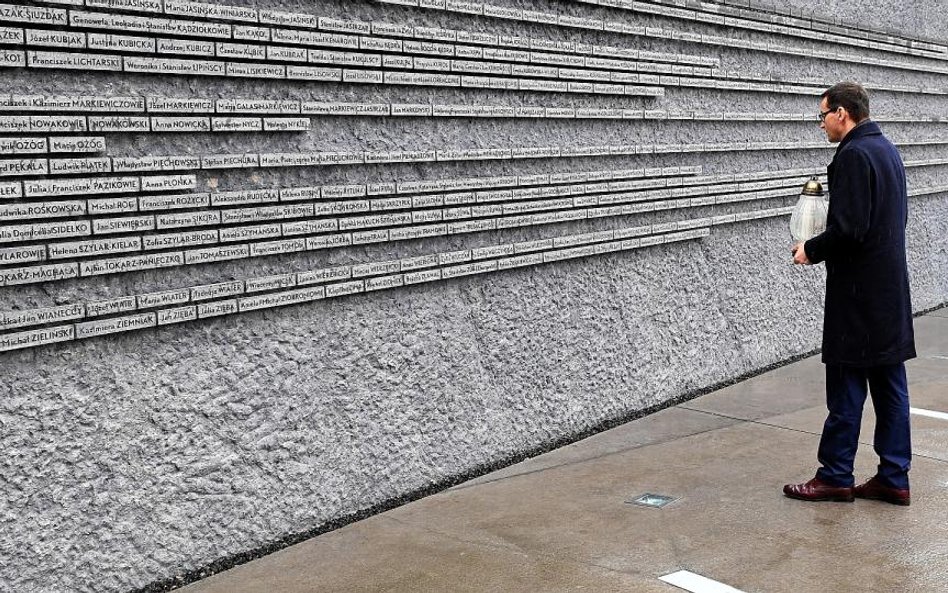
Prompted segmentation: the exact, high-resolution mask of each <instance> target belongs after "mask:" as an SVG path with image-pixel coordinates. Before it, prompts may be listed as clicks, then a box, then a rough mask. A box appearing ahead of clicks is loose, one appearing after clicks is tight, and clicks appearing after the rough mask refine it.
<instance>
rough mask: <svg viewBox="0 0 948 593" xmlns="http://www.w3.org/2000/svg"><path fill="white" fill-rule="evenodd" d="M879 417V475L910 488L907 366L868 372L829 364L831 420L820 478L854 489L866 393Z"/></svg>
mask: <svg viewBox="0 0 948 593" xmlns="http://www.w3.org/2000/svg"><path fill="white" fill-rule="evenodd" d="M867 386H868V390H869V393H871V394H872V406H873V408H874V409H875V412H876V432H875V438H874V440H873V443H874V445H875V450H876V454H878V455H879V470H878V474H877V475H878V476H879V478H880V479H881V480H882V482H883V483H884V484H886V485H887V486H891V487H893V488H908V487H909V481H908V471H909V467H910V466H911V463H912V439H911V433H910V428H909V397H908V382H907V380H906V377H905V365H904V364H903V363H899V364H893V365H885V366H877V367H868V368H856V367H844V366H838V365H826V407H827V409H828V410H829V415H828V416H827V417H826V423H825V424H824V425H823V436H822V438H821V439H820V448H819V452H818V453H817V458H818V459H819V462H820V465H821V467H820V469H819V470H818V471H817V472H816V477H817V478H819V479H820V480H823V481H824V482H826V483H828V484H831V485H833V486H842V487H848V486H852V485H853V484H854V483H855V481H854V479H853V462H854V461H855V459H856V448H857V447H858V445H859V425H860V422H861V420H862V409H863V405H864V404H865V402H866V388H867Z"/></svg>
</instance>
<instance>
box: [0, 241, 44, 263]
mask: <svg viewBox="0 0 948 593" xmlns="http://www.w3.org/2000/svg"><path fill="white" fill-rule="evenodd" d="M45 259H46V248H45V247H44V246H43V245H31V246H25V247H8V248H4V249H0V264H25V263H30V262H37V261H43V260H45Z"/></svg>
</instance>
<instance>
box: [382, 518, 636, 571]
mask: <svg viewBox="0 0 948 593" xmlns="http://www.w3.org/2000/svg"><path fill="white" fill-rule="evenodd" d="M385 519H387V520H389V521H393V522H395V523H398V524H400V525H402V526H405V527H410V528H413V529H420V530H422V531H427V532H428V533H431V534H434V535H438V536H441V537H444V538H447V539H450V540H452V541H455V542H458V543H462V544H468V545H472V546H479V547H482V548H488V549H492V550H505V551H514V552H517V553H519V554H523V555H524V556H527V557H529V558H542V559H545V560H555V561H558V562H561V561H563V560H566V561H568V562H572V563H573V564H577V565H580V566H592V567H595V568H601V569H603V570H608V571H609V572H615V573H619V574H624V575H634V576H641V577H648V576H651V575H647V574H645V573H644V572H640V571H637V570H631V571H627V570H619V569H616V568H613V567H611V566H604V565H602V564H597V563H596V562H591V561H587V560H583V559H581V558H576V557H574V556H572V555H570V554H562V555H560V554H556V553H554V552H547V553H542V552H535V551H528V550H524V549H522V548H519V547H516V546H514V545H511V544H497V543H492V542H486V541H478V540H470V539H464V538H462V537H458V536H457V535H455V534H453V533H449V532H444V531H441V530H438V529H432V528H431V527H427V526H425V525H419V524H416V523H413V522H410V521H406V520H404V519H397V518H395V517H385Z"/></svg>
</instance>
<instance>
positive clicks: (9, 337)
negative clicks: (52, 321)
mask: <svg viewBox="0 0 948 593" xmlns="http://www.w3.org/2000/svg"><path fill="white" fill-rule="evenodd" d="M74 338H75V328H74V327H73V326H72V325H66V326H59V327H50V328H44V329H34V330H29V331H24V332H17V333H13V334H4V335H2V336H0V351H2V352H6V351H9V350H18V349H21V348H32V347H34V346H42V345H44V344H54V343H57V342H66V341H69V340H73V339H74Z"/></svg>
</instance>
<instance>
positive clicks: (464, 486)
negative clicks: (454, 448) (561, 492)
mask: <svg viewBox="0 0 948 593" xmlns="http://www.w3.org/2000/svg"><path fill="white" fill-rule="evenodd" d="M676 407H677V406H676ZM737 420H739V419H737ZM722 428H727V427H725V426H717V427H714V428H709V429H707V430H701V431H698V432H693V433H691V434H687V435H683V436H677V437H670V438H667V439H664V440H659V441H655V442H653V443H641V444H639V445H635V446H632V447H625V448H623V449H619V450H617V451H609V452H608V453H603V454H601V455H596V456H595V457H588V458H585V459H580V460H576V461H568V462H565V463H559V464H556V465H551V466H549V467H541V468H537V469H534V470H529V471H525V472H521V473H516V474H511V475H509V476H501V477H499V478H495V479H493V480H485V481H482V482H478V483H476V484H459V485H457V486H455V487H453V488H451V489H450V490H447V491H446V492H450V491H458V490H467V489H470V488H477V487H478V486H486V485H488V484H496V483H498V482H502V481H504V480H510V479H512V478H519V477H522V476H531V475H535V474H539V473H542V472H545V471H549V470H553V469H560V468H564V467H570V466H574V465H579V464H581V463H587V462H589V461H598V460H600V459H605V458H607V457H611V456H613V455H621V454H623V453H628V452H629V451H636V450H638V449H644V448H645V447H651V446H654V445H663V444H665V443H670V442H672V441H677V440H680V439H684V438H688V437H693V436H696V435H700V434H707V433H709V432H714V431H715V430H721V429H722ZM531 459H534V458H531Z"/></svg>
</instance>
